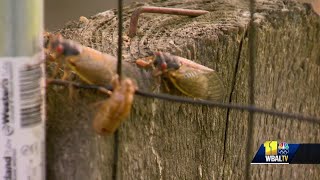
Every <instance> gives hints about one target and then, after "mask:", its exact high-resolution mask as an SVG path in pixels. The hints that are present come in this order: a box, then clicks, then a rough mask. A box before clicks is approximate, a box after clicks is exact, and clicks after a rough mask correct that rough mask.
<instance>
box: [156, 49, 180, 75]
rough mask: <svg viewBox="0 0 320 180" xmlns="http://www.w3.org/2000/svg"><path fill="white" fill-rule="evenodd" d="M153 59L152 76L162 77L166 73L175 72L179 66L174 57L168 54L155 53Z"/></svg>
mask: <svg viewBox="0 0 320 180" xmlns="http://www.w3.org/2000/svg"><path fill="white" fill-rule="evenodd" d="M154 57H155V58H154V62H153V65H154V67H155V70H154V72H153V74H154V75H162V74H165V73H167V72H168V71H172V70H177V69H179V68H180V66H181V64H180V63H179V62H178V61H177V60H176V59H175V57H174V56H172V55H171V54H169V53H162V52H156V53H155V54H154Z"/></svg>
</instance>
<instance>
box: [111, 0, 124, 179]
mask: <svg viewBox="0 0 320 180" xmlns="http://www.w3.org/2000/svg"><path fill="white" fill-rule="evenodd" d="M122 6H123V2H122V0H118V62H117V74H118V76H119V80H121V78H122V27H123V26H122V24H123V22H122ZM113 153H114V155H113V167H112V179H113V180H116V179H117V171H118V158H119V130H116V132H115V133H114V148H113Z"/></svg>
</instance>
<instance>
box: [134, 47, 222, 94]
mask: <svg viewBox="0 0 320 180" xmlns="http://www.w3.org/2000/svg"><path fill="white" fill-rule="evenodd" d="M136 64H137V65H138V66H140V67H150V66H152V67H153V75H154V76H155V77H159V76H160V77H162V79H164V80H165V81H166V80H169V81H170V82H171V83H172V84H173V85H174V87H175V88H177V89H178V90H179V91H180V92H181V93H183V94H185V95H187V96H190V97H193V98H199V99H207V100H221V99H222V98H224V86H223V83H222V81H221V79H220V77H219V75H218V73H217V72H216V71H215V70H213V69H210V68H208V67H206V66H203V65H200V64H197V63H195V62H193V61H190V60H188V59H185V58H182V57H179V56H174V55H171V54H169V53H163V52H156V53H154V56H151V57H146V58H142V59H138V60H137V61H136Z"/></svg>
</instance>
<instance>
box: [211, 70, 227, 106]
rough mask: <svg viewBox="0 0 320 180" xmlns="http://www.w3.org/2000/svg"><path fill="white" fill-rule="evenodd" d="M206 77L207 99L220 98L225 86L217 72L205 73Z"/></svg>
mask: <svg viewBox="0 0 320 180" xmlns="http://www.w3.org/2000/svg"><path fill="white" fill-rule="evenodd" d="M207 77H208V92H207V99H209V100H222V99H224V97H225V95H226V94H225V87H224V85H223V83H222V80H221V79H220V77H219V74H218V73H217V72H216V71H212V72H210V73H207Z"/></svg>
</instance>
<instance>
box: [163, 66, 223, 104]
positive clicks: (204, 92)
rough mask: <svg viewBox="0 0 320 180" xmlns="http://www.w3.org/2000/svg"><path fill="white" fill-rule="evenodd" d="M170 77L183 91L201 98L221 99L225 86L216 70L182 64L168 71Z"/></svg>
mask: <svg viewBox="0 0 320 180" xmlns="http://www.w3.org/2000/svg"><path fill="white" fill-rule="evenodd" d="M168 76H169V79H170V80H171V82H172V83H173V84H174V86H175V87H176V88H177V89H178V90H180V91H181V92H182V93H184V94H186V95H188V96H191V97H194V98H200V99H208V100H221V99H222V98H223V97H224V95H223V94H224V87H223V84H222V81H221V80H220V78H219V76H218V74H217V72H216V71H203V70H199V69H194V68H190V67H187V66H182V67H181V68H180V69H178V70H175V71H171V72H168Z"/></svg>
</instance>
